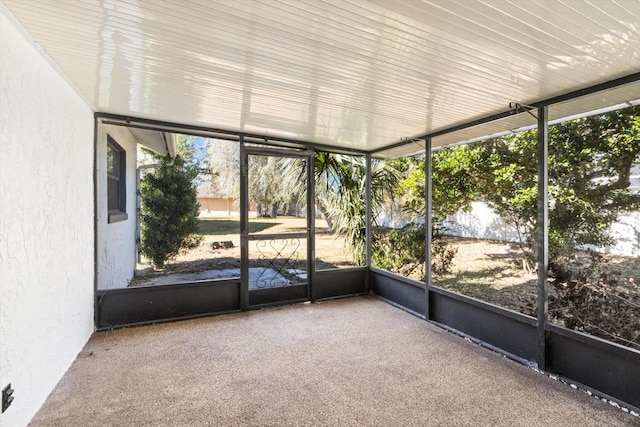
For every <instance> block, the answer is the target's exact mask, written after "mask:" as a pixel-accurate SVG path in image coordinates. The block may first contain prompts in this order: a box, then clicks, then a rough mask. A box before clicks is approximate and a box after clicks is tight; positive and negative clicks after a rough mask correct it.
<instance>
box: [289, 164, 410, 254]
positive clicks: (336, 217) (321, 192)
mask: <svg viewBox="0 0 640 427" xmlns="http://www.w3.org/2000/svg"><path fill="white" fill-rule="evenodd" d="M298 165H300V164H298ZM302 165H303V166H302V167H300V166H298V167H289V168H288V169H285V174H284V175H285V180H286V181H287V182H288V183H289V188H290V189H291V191H293V192H296V191H298V192H299V191H302V187H301V186H302V185H303V184H302V183H305V182H306V180H304V179H303V178H302V177H304V176H306V162H303V163H302ZM314 176H315V181H316V192H315V203H316V206H317V208H318V210H319V211H320V214H321V215H322V217H323V218H324V219H325V220H326V221H327V225H328V226H329V229H330V230H331V231H332V232H334V233H337V234H344V236H345V239H346V242H347V246H348V247H349V250H350V251H351V254H352V256H353V261H354V263H356V264H357V265H364V263H365V239H366V197H365V194H366V164H365V159H364V158H363V157H355V156H346V155H342V154H332V153H327V152H324V151H317V152H316V153H315V155H314ZM399 181H400V174H399V172H398V171H397V170H396V169H395V168H393V167H392V166H391V165H390V164H389V163H387V162H384V161H380V160H372V162H371V203H372V211H373V212H379V211H381V210H382V209H383V207H384V202H385V200H388V199H389V198H390V197H392V196H393V192H394V190H395V188H396V187H397V186H398V183H399ZM373 218H374V219H375V218H376V215H375V214H374V215H373Z"/></svg>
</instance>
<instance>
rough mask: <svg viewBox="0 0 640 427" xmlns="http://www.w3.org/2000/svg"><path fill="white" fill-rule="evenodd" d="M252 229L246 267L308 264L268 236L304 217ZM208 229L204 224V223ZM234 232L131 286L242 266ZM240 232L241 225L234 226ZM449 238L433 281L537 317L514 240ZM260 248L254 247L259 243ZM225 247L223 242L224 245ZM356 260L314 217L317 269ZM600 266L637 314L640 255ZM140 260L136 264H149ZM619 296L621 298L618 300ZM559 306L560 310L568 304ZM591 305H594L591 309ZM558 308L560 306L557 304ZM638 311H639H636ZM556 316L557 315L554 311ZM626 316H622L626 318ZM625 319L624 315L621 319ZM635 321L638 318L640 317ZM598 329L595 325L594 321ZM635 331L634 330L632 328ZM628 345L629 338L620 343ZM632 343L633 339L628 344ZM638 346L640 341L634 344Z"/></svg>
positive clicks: (532, 283) (530, 274)
mask: <svg viewBox="0 0 640 427" xmlns="http://www.w3.org/2000/svg"><path fill="white" fill-rule="evenodd" d="M253 221H254V222H255V223H254V224H253V225H254V226H256V227H255V230H257V231H253V232H252V235H253V236H254V237H255V238H256V239H258V238H259V236H260V235H265V238H266V239H265V240H253V239H252V240H250V242H249V243H250V244H249V257H250V263H249V266H250V267H264V266H265V264H264V263H265V261H264V260H267V262H268V260H272V259H279V261H276V262H275V266H276V267H280V266H283V267H286V268H292V267H293V265H292V262H293V261H292V260H293V259H297V261H296V262H297V264H295V268H299V269H302V270H304V269H305V268H306V265H305V262H306V256H307V255H306V254H307V241H306V239H297V238H291V237H289V238H286V239H282V238H280V237H279V238H278V239H271V238H270V237H268V236H266V235H276V234H278V235H280V234H281V233H287V232H289V233H295V232H298V233H299V232H304V231H305V230H306V220H305V219H304V218H280V219H272V220H268V219H264V220H261V221H258V220H253ZM205 229H206V228H205ZM231 231H233V232H227V231H224V232H218V231H216V232H213V233H212V234H205V236H204V241H203V243H202V244H201V245H200V247H199V248H197V249H194V250H191V251H189V252H187V253H184V254H182V255H180V256H178V257H177V258H176V259H174V260H173V261H171V262H169V263H168V264H167V265H166V267H165V269H164V270H162V271H152V270H149V271H150V272H149V273H148V274H147V275H145V276H144V277H136V278H135V279H134V280H133V281H132V282H131V286H139V285H144V284H146V283H148V282H149V281H150V280H151V279H152V278H153V277H156V276H158V275H165V276H166V275H171V274H174V273H197V272H203V271H206V270H224V269H231V268H236V269H237V268H240V234H239V232H236V231H235V230H231ZM238 231H239V230H238ZM446 239H447V240H448V243H449V244H450V245H451V246H453V247H455V248H457V253H456V255H455V257H454V260H453V265H452V269H451V271H450V272H449V273H446V274H434V275H433V285H435V286H437V287H440V288H444V289H447V290H451V291H453V292H457V293H460V294H463V295H466V296H470V297H472V298H476V299H479V300H481V301H485V302H489V303H491V304H495V305H497V306H500V307H504V308H507V309H511V310H514V311H518V312H523V313H525V314H530V315H534V316H535V307H536V306H537V301H536V300H537V275H536V272H535V271H527V270H526V269H525V268H524V267H523V263H522V257H521V255H520V253H519V251H518V248H517V247H516V246H515V245H509V244H505V242H498V241H490V240H479V239H469V238H460V237H446ZM259 242H262V243H261V248H260V249H258V246H257V245H258V244H259ZM225 245H227V246H229V247H226V248H225V247H223V246H225ZM585 258H586V255H584V256H582V257H581V258H579V259H578V260H577V261H576V262H575V264H574V265H572V266H571V268H573V269H574V270H580V269H582V268H583V267H584V266H585V265H586V264H585ZM282 259H288V260H289V264H287V265H285V264H283V263H284V261H282ZM353 265H354V264H353V263H352V261H351V256H350V254H349V251H348V249H347V247H346V245H345V241H344V238H343V237H341V236H335V235H333V234H332V233H330V232H329V229H328V227H327V225H326V223H325V222H324V221H318V222H316V269H318V270H322V269H329V268H341V267H349V266H353ZM602 265H603V266H604V272H605V275H606V283H598V284H597V286H600V287H601V289H600V291H602V292H600V293H601V294H602V293H606V294H610V295H613V296H614V300H616V301H617V302H616V303H620V304H622V306H619V307H618V308H616V307H613V308H611V309H612V310H613V311H614V312H617V313H620V312H621V310H624V311H625V316H627V317H629V316H630V317H629V318H632V319H640V260H639V259H638V258H637V257H624V256H616V255H608V254H604V255H602ZM148 267H149V266H148V265H139V266H138V268H139V269H144V268H148ZM549 295H550V301H551V302H553V300H554V298H556V302H557V301H558V300H561V299H562V298H563V296H562V295H560V294H559V293H558V291H557V290H556V289H555V288H554V286H549ZM618 300H619V301H618ZM552 306H553V304H552V303H550V312H549V314H550V320H551V321H554V322H560V323H559V324H562V325H563V326H566V325H564V324H563V323H562V321H560V320H557V319H556V320H554V316H555V314H556V313H554V312H553V308H552ZM564 307H565V308H561V310H565V309H566V304H565V305H564ZM590 309H595V307H593V308H590ZM557 310H560V308H559V309H557ZM634 313H637V314H634ZM582 314H583V315H584V316H587V318H593V317H595V316H593V314H597V313H595V312H594V313H590V312H588V311H586V312H582ZM556 317H557V316H556ZM627 317H625V319H626V318H627ZM625 322H626V320H625ZM636 323H640V320H638V321H637V322H636ZM594 328H595V329H596V333H595V334H596V335H599V334H598V333H597V330H598V329H600V328H599V326H598V325H596V326H594ZM603 333H604V335H603V336H602V337H603V338H611V336H610V332H609V331H603ZM633 333H635V332H633ZM622 343H623V344H627V345H628V344H629V341H626V342H622ZM631 345H632V346H633V347H634V348H635V341H633V343H632V344H631ZM638 348H640V343H638Z"/></svg>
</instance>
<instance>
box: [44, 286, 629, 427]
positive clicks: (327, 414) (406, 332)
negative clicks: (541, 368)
mask: <svg viewBox="0 0 640 427" xmlns="http://www.w3.org/2000/svg"><path fill="white" fill-rule="evenodd" d="M31 425H32V426H34V427H36V426H37V427H40V426H232V425H260V426H269V425H272V426H280V425H285V426H304V425H328V426H339V425H349V426H351V425H366V426H545V427H551V426H554V427H555V426H581V427H582V426H626V425H640V419H639V418H637V417H634V416H632V415H629V414H627V413H624V412H622V411H621V410H619V409H617V408H614V407H612V406H611V405H609V404H607V403H605V402H602V401H599V400H597V399H595V398H594V397H591V396H587V395H586V394H584V393H582V392H580V391H577V390H574V389H572V388H570V387H569V386H567V385H564V384H562V383H559V382H556V381H553V380H551V379H549V378H548V377H546V376H544V375H542V374H539V373H536V372H535V371H533V370H531V369H529V368H527V367H525V366H522V365H519V364H517V363H515V362H513V361H510V360H507V359H505V358H504V357H501V356H499V355H497V354H495V353H493V352H491V351H488V350H485V349H483V348H481V347H479V346H477V345H475V344H472V343H470V342H468V341H465V340H464V339H462V338H460V337H457V336H455V335H453V334H450V333H448V332H446V331H444V330H442V329H439V328H437V327H435V326H433V325H430V324H428V323H427V322H424V321H423V320H420V319H418V318H416V317H414V316H412V315H410V314H407V313H405V312H403V311H401V310H398V309H396V308H394V307H392V306H390V305H388V304H386V303H384V302H382V301H379V300H377V299H375V298H372V297H358V298H348V299H342V300H336V301H330V302H323V303H319V304H302V305H294V306H287V307H281V308H272V309H265V310H261V311H253V312H248V313H238V314H231V315H224V316H218V317H210V318H203V319H197V320H189V321H182V322H174V323H167V324H162V325H153V326H145V327H139V328H132V329H125V330H119V331H113V332H100V333H96V334H94V336H93V337H92V338H91V340H90V341H89V343H88V344H87V345H86V347H85V348H84V350H83V351H82V352H81V354H80V355H79V356H78V359H77V360H76V361H75V362H74V364H73V365H72V367H71V369H70V370H69V371H68V372H67V374H66V375H65V376H64V378H63V379H62V381H61V382H60V383H59V385H58V386H57V388H56V389H55V390H54V392H53V393H52V394H51V396H49V399H48V400H47V402H46V403H45V405H44V406H43V407H42V408H41V410H40V412H39V413H38V414H37V415H36V417H35V418H34V419H33V421H32V423H31Z"/></svg>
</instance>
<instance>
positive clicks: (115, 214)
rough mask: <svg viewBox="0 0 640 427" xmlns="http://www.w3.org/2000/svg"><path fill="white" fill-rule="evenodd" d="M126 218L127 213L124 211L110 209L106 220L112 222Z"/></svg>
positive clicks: (127, 216)
mask: <svg viewBox="0 0 640 427" xmlns="http://www.w3.org/2000/svg"><path fill="white" fill-rule="evenodd" d="M128 218H129V215H127V213H126V212H119V211H111V212H109V219H108V221H107V222H108V223H109V224H112V223H114V222H120V221H126V220H127V219H128Z"/></svg>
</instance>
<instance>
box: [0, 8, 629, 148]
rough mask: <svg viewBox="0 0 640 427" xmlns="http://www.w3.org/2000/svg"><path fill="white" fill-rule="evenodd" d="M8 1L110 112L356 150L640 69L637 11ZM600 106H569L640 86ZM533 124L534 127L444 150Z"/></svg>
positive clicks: (566, 109) (563, 110) (567, 109)
mask: <svg viewBox="0 0 640 427" xmlns="http://www.w3.org/2000/svg"><path fill="white" fill-rule="evenodd" d="M3 1H4V4H5V5H6V7H7V8H8V9H9V11H10V12H11V13H12V14H13V15H14V16H15V17H16V18H17V19H18V21H19V22H20V23H21V24H22V25H23V26H24V27H25V28H26V30H27V31H28V32H29V33H30V34H31V36H32V37H33V38H34V39H35V41H36V43H37V44H39V45H40V46H41V47H42V48H43V49H44V50H45V51H46V53H47V54H48V55H49V56H50V57H51V58H52V60H53V61H54V62H55V63H56V64H57V66H58V67H59V68H60V69H61V70H62V71H63V73H64V74H66V76H67V77H68V78H69V79H70V80H71V81H72V82H73V83H74V84H75V85H76V86H77V88H78V89H79V90H80V92H81V93H82V94H83V95H84V96H85V97H86V98H87V100H88V101H89V102H90V103H91V104H92V105H93V106H94V108H95V109H96V110H97V111H99V112H104V113H113V114H118V115H124V116H132V117H139V118H147V119H154V120H160V121H168V122H173V123H181V124H187V125H196V126H202V127H207V128H217V129H224V130H231V131H241V132H247V133H252V134H258V135H265V136H268V137H282V138H289V139H296V140H301V141H306V142H313V143H319V144H324V145H329V146H332V147H336V148H338V149H341V150H343V149H346V150H362V151H372V150H382V149H383V148H385V147H387V146H391V145H393V144H394V143H397V142H398V141H402V140H405V139H410V138H412V137H415V136H420V135H425V134H429V133H431V132H434V131H439V130H442V129H448V128H450V127H453V126H456V125H459V124H462V123H466V122H469V121H471V120H475V119H479V118H482V117H486V116H490V115H492V114H496V113H500V112H504V111H507V110H508V108H509V103H519V104H523V105H532V104H535V103H536V102H539V101H542V100H546V99H550V98H552V97H555V96H559V95H562V94H565V93H568V92H572V91H575V90H579V89H582V88H586V87H589V86H593V85H596V84H599V83H603V82H607V81H610V80H613V79H617V78H621V77H625V76H631V75H637V73H638V71H639V70H640V2H639V1H638V0H591V1H586V0H584V1H578V0H553V1H550V0H484V1H479V0H478V1H473V0H460V1H454V0H428V1H427V0H422V1H420V0H396V1H393V0H370V1H364V0H348V1H342V0H282V1H276V0H263V1H249V0H244V1H243V0H235V1H234V0H220V1H209V0H201V1H196V0H194V1H186V0H173V1H169V0H165V1H155V0H100V1H98V0H86V1H80V0H67V1H60V0H58V1H55V2H54V1H50V0H39V1H24V0H3ZM634 79H635V78H634ZM632 83H633V82H632ZM598 96H599V97H600V98H601V99H605V98H606V101H602V102H598V101H597V100H598V97H596V98H591V101H590V102H584V103H583V102H566V103H564V104H563V105H562V106H561V107H554V108H557V109H556V111H557V112H558V114H559V115H561V116H565V117H566V116H571V115H574V114H580V113H584V112H585V111H588V110H589V109H594V108H600V107H604V106H607V105H616V104H621V103H626V102H630V101H633V100H636V99H638V98H640V86H639V85H638V84H629V85H627V86H625V87H624V89H622V90H616V91H612V92H611V94H610V95H606V96H601V95H598ZM604 104H607V105H604ZM518 117H523V118H524V119H522V120H521V121H522V124H523V125H530V124H531V120H530V116H529V115H528V114H526V113H525V114H524V115H523V114H520V115H517V116H514V117H510V118H509V119H506V120H501V121H499V122H496V123H493V124H491V125H481V126H475V127H472V128H469V129H466V130H464V131H460V132H461V133H459V134H458V135H456V134H450V135H448V136H439V137H438V138H434V140H433V143H434V145H436V146H437V145H444V144H450V143H455V142H458V141H461V140H468V139H473V138H477V137H480V136H483V135H487V134H490V133H497V132H502V131H507V130H511V129H512V127H513V126H516V125H519V124H520V123H518V121H519V120H520V119H518ZM416 144H417V143H410V144H407V145H406V146H401V147H395V148H393V149H390V150H389V153H388V154H389V155H394V156H395V155H401V154H406V153H409V152H412V151H416V147H418V145H416ZM418 148H419V147H418ZM381 153H382V152H381Z"/></svg>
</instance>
